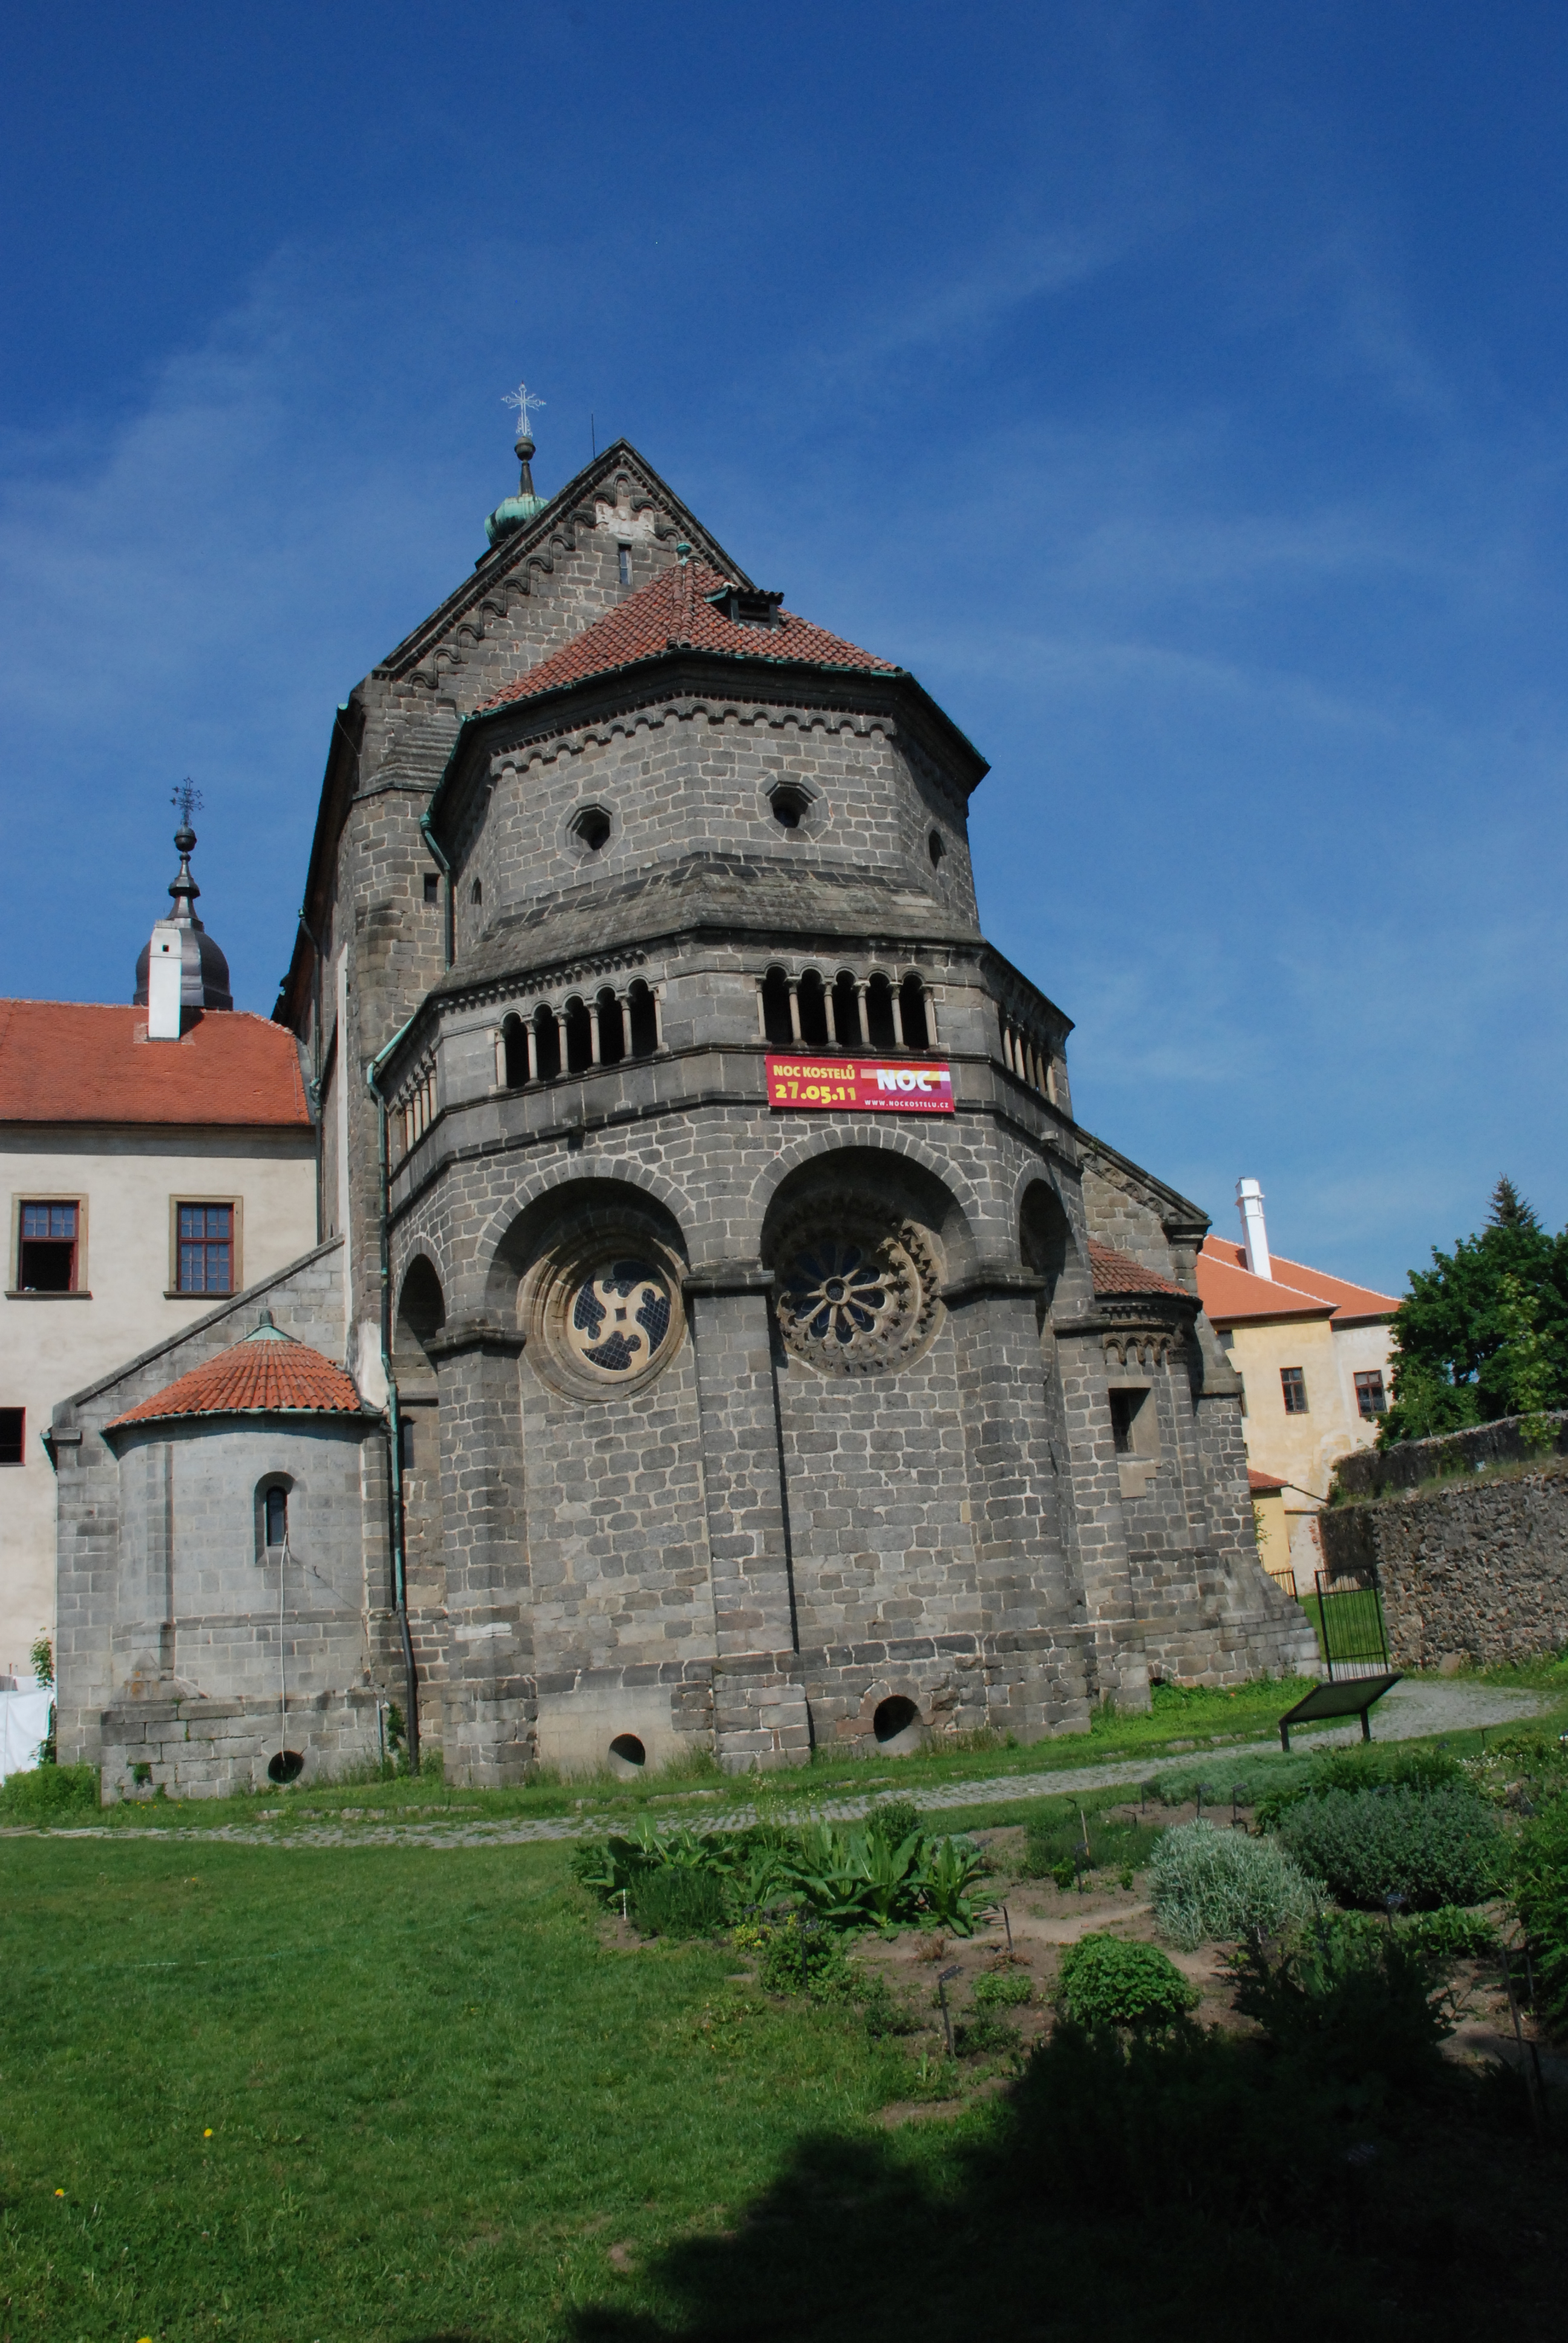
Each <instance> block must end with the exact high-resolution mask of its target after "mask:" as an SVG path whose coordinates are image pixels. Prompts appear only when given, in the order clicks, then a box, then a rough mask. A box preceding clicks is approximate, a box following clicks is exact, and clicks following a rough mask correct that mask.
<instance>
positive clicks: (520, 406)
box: [501, 382, 545, 439]
mask: <svg viewBox="0 0 1568 2343" xmlns="http://www.w3.org/2000/svg"><path fill="white" fill-rule="evenodd" d="M544 404H545V402H544V400H543V399H542V398H536V397H534V394H533V392H532V391H531V390H530V389H529V388H528V384H527V383H526V382H520V383H518V387H517V388H516V390H508V393H507V394H506V397H504V398H503V399H502V401H501V405H502V406H503V407H516V408H517V410H518V438H519V439H531V438H532V437H533V436H534V435H533V433H532V432H531V431H530V430H529V429H528V409H529V407H543V405H544Z"/></svg>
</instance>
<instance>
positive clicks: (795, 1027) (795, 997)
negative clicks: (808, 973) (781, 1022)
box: [784, 976, 800, 1049]
mask: <svg viewBox="0 0 1568 2343" xmlns="http://www.w3.org/2000/svg"><path fill="white" fill-rule="evenodd" d="M784 981H785V983H786V984H787V985H788V987H789V1031H790V1032H791V1033H792V1034H793V1036H794V1040H795V1046H796V1048H797V1049H799V1046H800V980H799V977H798V976H789V977H786V978H785V980H784Z"/></svg>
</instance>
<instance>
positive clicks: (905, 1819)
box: [866, 1798, 925, 1846]
mask: <svg viewBox="0 0 1568 2343" xmlns="http://www.w3.org/2000/svg"><path fill="white" fill-rule="evenodd" d="M866 1834H867V1836H868V1837H869V1838H879V1839H880V1840H881V1842H882V1844H883V1845H884V1846H902V1845H903V1843H904V1841H905V1840H906V1839H907V1838H916V1839H918V1838H923V1837H924V1835H925V1820H924V1817H923V1816H922V1815H921V1813H920V1808H919V1806H917V1805H916V1804H915V1802H914V1800H913V1799H912V1798H878V1799H877V1800H876V1801H875V1802H874V1804H872V1805H869V1806H868V1807H867V1809H866Z"/></svg>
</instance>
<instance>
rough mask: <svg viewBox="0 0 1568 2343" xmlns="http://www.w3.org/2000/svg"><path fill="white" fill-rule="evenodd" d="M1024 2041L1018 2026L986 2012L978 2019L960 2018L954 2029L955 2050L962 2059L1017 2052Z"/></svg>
mask: <svg viewBox="0 0 1568 2343" xmlns="http://www.w3.org/2000/svg"><path fill="white" fill-rule="evenodd" d="M1022 2039H1023V2036H1021V2035H1020V2032H1019V2030H1018V2028H1017V2026H1010V2025H1009V2024H1008V2022H1007V2020H1006V2018H1005V2017H992V2016H990V2015H989V2014H988V2013H986V2012H985V2011H982V2012H981V2013H980V2016H978V2017H960V2020H959V2022H958V2024H957V2025H956V2026H954V2027H953V2048H954V2049H955V2050H956V2051H957V2053H958V2055H959V2056H960V2058H979V2057H985V2056H996V2055H998V2054H1000V2053H1001V2052H1004V2051H1008V2050H1016V2049H1017V2048H1018V2046H1019V2044H1020V2042H1021V2041H1022Z"/></svg>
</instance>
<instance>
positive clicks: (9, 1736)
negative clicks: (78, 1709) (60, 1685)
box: [0, 1692, 55, 1782]
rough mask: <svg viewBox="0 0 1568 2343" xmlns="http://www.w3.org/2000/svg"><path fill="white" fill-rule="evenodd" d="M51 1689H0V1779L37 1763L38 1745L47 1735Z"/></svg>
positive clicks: (51, 1698)
mask: <svg viewBox="0 0 1568 2343" xmlns="http://www.w3.org/2000/svg"><path fill="white" fill-rule="evenodd" d="M54 1701H55V1695H54V1694H53V1693H52V1692H0V1782H3V1781H4V1780H5V1776H6V1775H7V1774H25V1773H26V1772H28V1771H29V1769H30V1768H31V1767H32V1766H34V1765H36V1764H37V1763H38V1745H39V1743H40V1742H43V1741H46V1740H47V1739H48V1737H49V1711H50V1709H51V1708H52V1707H53V1705H54Z"/></svg>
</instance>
